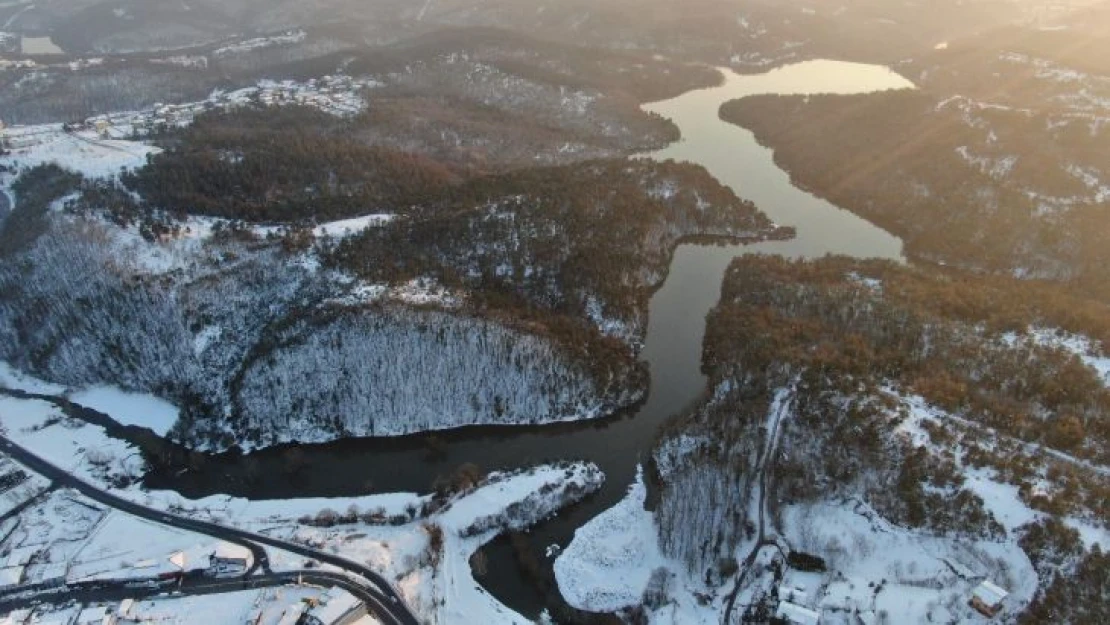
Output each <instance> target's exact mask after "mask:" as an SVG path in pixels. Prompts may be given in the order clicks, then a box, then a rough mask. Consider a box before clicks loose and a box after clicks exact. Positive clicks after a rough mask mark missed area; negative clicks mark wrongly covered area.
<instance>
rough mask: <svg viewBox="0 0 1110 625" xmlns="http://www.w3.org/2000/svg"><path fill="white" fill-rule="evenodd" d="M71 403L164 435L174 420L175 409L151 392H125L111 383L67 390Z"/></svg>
mask: <svg viewBox="0 0 1110 625" xmlns="http://www.w3.org/2000/svg"><path fill="white" fill-rule="evenodd" d="M69 399H70V401H72V402H73V403H75V404H78V405H80V406H84V407H86V408H91V409H93V410H95V411H97V412H102V413H104V414H106V415H109V416H110V417H112V419H114V420H116V421H118V422H119V423H122V424H123V425H137V426H140V427H144V428H149V429H151V430H153V431H154V433H155V434H157V435H159V436H165V435H166V434H168V433H169V431H170V428H172V427H173V424H174V423H176V422H177V417H178V413H179V410H178V409H177V407H176V406H174V405H173V404H171V403H169V402H167V401H164V400H161V399H158V398H157V397H154V396H153V395H146V394H142V393H127V392H124V391H122V390H120V389H118V388H116V387H114V386H94V387H91V388H87V389H84V390H81V391H77V392H75V393H70V394H69Z"/></svg>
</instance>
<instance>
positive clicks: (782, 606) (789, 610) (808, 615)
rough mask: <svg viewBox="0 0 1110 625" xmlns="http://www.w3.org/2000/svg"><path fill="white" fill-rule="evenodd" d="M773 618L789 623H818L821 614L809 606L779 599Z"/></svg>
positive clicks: (805, 624) (797, 624) (814, 624)
mask: <svg viewBox="0 0 1110 625" xmlns="http://www.w3.org/2000/svg"><path fill="white" fill-rule="evenodd" d="M775 618H777V619H781V620H783V621H786V622H787V623H790V625H818V624H819V623H820V622H821V615H820V614H818V613H817V612H815V611H813V610H810V609H809V608H806V607H803V606H800V605H798V604H796V603H791V602H789V601H780V602H779V607H778V608H777V609H775Z"/></svg>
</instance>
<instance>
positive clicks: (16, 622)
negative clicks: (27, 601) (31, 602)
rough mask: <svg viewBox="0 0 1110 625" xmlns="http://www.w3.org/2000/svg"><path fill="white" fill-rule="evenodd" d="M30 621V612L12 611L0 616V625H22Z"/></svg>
mask: <svg viewBox="0 0 1110 625" xmlns="http://www.w3.org/2000/svg"><path fill="white" fill-rule="evenodd" d="M29 620H31V611H30V610H14V611H12V612H9V613H8V615H7V616H0V625H24V623H26V622H27V621H29Z"/></svg>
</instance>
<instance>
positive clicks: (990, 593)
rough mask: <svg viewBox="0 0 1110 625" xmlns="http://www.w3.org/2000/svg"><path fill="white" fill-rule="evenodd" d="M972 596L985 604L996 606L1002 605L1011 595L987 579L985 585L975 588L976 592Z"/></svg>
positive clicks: (984, 581)
mask: <svg viewBox="0 0 1110 625" xmlns="http://www.w3.org/2000/svg"><path fill="white" fill-rule="evenodd" d="M971 594H972V596H973V597H975V598H976V599H978V600H979V601H982V602H983V603H984V604H986V605H989V606H995V605H998V604H1000V603H1002V601H1003V600H1005V599H1006V597H1007V596H1009V594H1010V593H1008V592H1006V591H1005V590H1004V589H1002V588H1001V587H999V586H997V585H995V584H994V582H992V581H990V580H989V579H985V580H983V583H981V584H979V585H978V586H976V587H975V590H974V591H973V592H972V593H971Z"/></svg>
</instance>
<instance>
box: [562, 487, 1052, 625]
mask: <svg viewBox="0 0 1110 625" xmlns="http://www.w3.org/2000/svg"><path fill="white" fill-rule="evenodd" d="M644 496H645V489H644V486H643V483H642V481H640V480H638V481H637V482H636V483H635V484H633V485H632V487H631V488H630V489H629V493H628V495H627V496H626V497H625V499H623V500H622V501H621V502H620V503H618V504H617V505H616V506H614V507H613V508H611V509H609V510H607V511H606V512H604V513H602V514H601V515H599V516H598V517H596V518H595V519H593V520H592V521H590V522H589V523H587V524H586V525H584V526H582V527H581V528H579V529H578V531H577V532H575V536H574V540H573V542H572V543H571V544H570V545H569V546H568V547H567V549H566V550H565V551H564V552H563V553H562V554H561V555H560V556H559V558H558V559H557V560H556V561H555V574H556V579H557V580H558V583H559V589H560V591H561V592H562V593H563V596H564V597H565V598H566V600H567V601H568V602H569V603H570V604H571V605H573V606H575V607H577V608H580V609H584V610H591V611H613V610H618V609H621V608H624V607H630V606H637V605H640V603H641V601H642V600H643V597H644V594H645V592H644V591H645V589H648V587H649V581H650V582H651V585H652V586H653V588H652V589H653V590H658V589H659V588H662V589H663V590H662V592H663V594H664V596H665V600H664V601H663V602H662V603H663V605H661V606H660V607H658V608H655V609H654V610H651V612H652V620H651V622H667V623H670V622H673V623H705V624H707V625H708V624H715V623H718V622H719V621H720V618H721V611H722V608H723V600H724V597H723V596H712V593H711V592H707V591H710V590H711V589H707V588H705V587H704V586H703V585H702V584H700V582H699V581H698V580H696V579H694V578H692V577H691V576H690V575H689V574H688V573H687V572H686V571H685V570H684V569H683V567H682V566H681V565H680V564H679V563H677V562H675V561H673V560H671V559H669V558H667V557H666V556H665V555H664V554H662V553H661V552H660V550H659V547H658V541H657V537H656V530H655V525H654V522H653V515H652V513H651V512H648V511H646V510H644V507H643V506H644ZM782 518H783V527H781V528H779V533H780V536H779V539H780V541H781V542H783V543H785V544H788V545H790V546H791V547H792V548H794V549H798V550H800V551H803V552H806V553H810V554H814V555H818V556H820V557H823V558H824V559H825V561H826V563H827V564H828V565H829V571H828V572H826V573H823V574H822V573H803V572H799V571H794V570H787V572H786V573H785V577H784V579H783V580H782V581H781V582H779V586H780V588H782V589H790V594H791V595H793V599H794V603H797V604H799V605H803V606H806V607H808V608H810V609H813V610H815V611H817V612H819V613H821V618H822V621H821V622H822V623H855V622H857V621H854V620H852V619H853V618H854V616H853V615H856V614H858V615H859V617H860V618H861V619H863V622H865V623H879V622H896V623H907V624H908V623H922V624H925V623H930V622H959V623H973V622H983V621H982V620H981V619H980V617H978V616H977V614H976V613H974V612H972V611H971V609H970V608H969V607H968V606H967V600H968V598H969V597H970V594H971V590H972V589H973V588H974V587H975V585H977V584H978V583H979V581H981V580H982V579H985V578H986V579H992V580H994V581H995V583H999V584H1001V585H1003V586H1004V587H1005V588H1006V589H1007V590H1008V591H1009V592H1010V596H1009V598H1008V599H1007V602H1006V610H1007V612H1009V613H1013V612H1014V611H1016V610H1018V609H1020V608H1022V607H1024V606H1025V605H1026V604H1027V603H1028V602H1029V601H1030V600H1031V599H1032V597H1033V594H1034V593H1035V592H1036V588H1037V575H1036V572H1035V571H1034V570H1033V568H1032V565H1031V564H1030V562H1029V559H1028V558H1027V557H1026V556H1025V554H1024V553H1023V552H1022V551H1021V549H1020V548H1019V547H1018V546H1017V544H1016V541H1013V540H1007V541H999V542H992V541H985V540H981V541H967V540H961V539H955V538H946V537H937V536H931V535H928V534H924V533H919V532H915V531H912V530H908V529H905V528H901V527H897V526H894V525H892V524H890V523H888V522H886V521H885V520H883V519H882V518H881V517H880V516H879V515H878V514H876V513H875V512H874V511H873V510H871V509H870V508H868V507H867V506H866V505H864V504H862V503H860V502H856V501H846V502H845V501H836V502H834V501H823V502H818V503H814V504H808V505H794V506H787V507H786V508H785V509H784V511H783V515H782ZM775 551H776V550H774V549H765V550H764V551H763V552H761V553H760V556H761V557H760V558H758V559H757V560H756V564H755V566H754V567H753V568H754V573H755V575H749V581H748V582H747V583H746V585H745V588H744V589H743V591H742V592H741V593H740V595H739V598H738V604H737V605H738V606H740V607H739V608H738V609H739V610H741V611H742V609H743V606H744V605H746V604H748V603H750V602H752V601H755V600H757V599H758V598H759V595H760V594H762V593H763V592H765V591H766V590H767V589H769V588H770V586H771V585H773V584H774V580H773V579H771V569H770V568H769V567H766V566H765V565H766V564H767V563H769V561H770V558H769V557H766V556H770V555H772V554H773V553H774V552H775ZM659 569H663V571H660V572H656V571H658V570H659ZM653 573H654V575H653ZM653 578H654V579H653ZM660 582H662V585H661V586H660ZM699 593H702V594H703V597H705V596H709V597H710V601H699V599H698V594H699ZM779 597H780V599H786V598H787V597H786V596H785V594H784V592H783V591H782V590H780V594H779ZM884 614H885V617H884V616H883V615H884ZM884 618H886V619H887V620H885V621H884V620H883V619H884ZM890 618H894V620H889V619H890Z"/></svg>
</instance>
